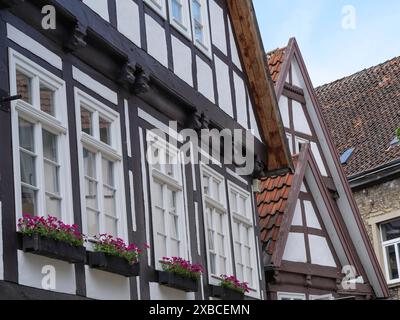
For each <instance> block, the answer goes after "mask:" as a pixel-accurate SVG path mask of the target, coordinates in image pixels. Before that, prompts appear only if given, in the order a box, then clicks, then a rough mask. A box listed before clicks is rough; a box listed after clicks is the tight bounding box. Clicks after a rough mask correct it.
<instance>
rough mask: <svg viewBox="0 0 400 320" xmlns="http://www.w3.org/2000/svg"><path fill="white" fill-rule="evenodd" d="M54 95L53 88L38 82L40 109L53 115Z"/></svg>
mask: <svg viewBox="0 0 400 320" xmlns="http://www.w3.org/2000/svg"><path fill="white" fill-rule="evenodd" d="M54 97H55V94H54V90H52V89H50V88H49V87H47V86H46V85H45V84H43V83H40V110H42V111H43V112H46V113H48V114H50V115H52V116H54V115H55V111H54V110H55V107H54Z"/></svg>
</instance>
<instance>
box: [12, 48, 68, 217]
mask: <svg viewBox="0 0 400 320" xmlns="http://www.w3.org/2000/svg"><path fill="white" fill-rule="evenodd" d="M17 68H18V69H19V70H21V71H22V72H23V73H24V74H27V75H28V76H32V77H33V81H32V82H31V85H32V97H31V98H32V104H29V103H27V102H25V101H23V100H22V99H21V100H17V101H14V102H12V103H11V119H12V120H11V121H12V143H13V159H14V176H15V179H14V189H15V208H16V219H17V220H18V219H19V218H20V217H22V212H21V211H22V199H21V197H22V195H21V170H20V150H19V149H20V148H19V118H21V119H23V120H26V121H28V122H31V123H33V124H34V140H35V141H36V142H35V144H36V145H39V150H36V151H35V152H36V154H37V157H38V158H37V161H35V172H36V175H37V177H36V178H37V181H36V184H37V186H38V188H39V189H40V190H39V195H38V197H37V208H36V210H37V214H38V215H39V216H44V215H45V206H46V187H45V181H44V166H43V159H44V157H43V149H42V148H41V147H40V146H42V145H43V144H42V142H39V143H38V141H41V140H42V132H43V129H45V130H47V131H49V132H51V133H52V134H54V135H56V136H57V153H58V165H59V166H60V167H59V168H60V169H59V188H60V190H59V193H60V197H61V208H60V209H61V212H60V216H61V217H60V218H61V220H62V221H64V223H67V224H72V223H73V222H74V219H73V214H72V212H73V210H72V206H71V203H72V195H71V171H70V168H71V165H70V157H69V155H70V147H69V133H68V115H67V98H66V88H65V82H64V81H63V80H62V79H60V78H58V77H56V76H55V75H54V74H52V73H51V72H49V71H47V70H46V69H44V68H43V67H41V66H39V65H38V64H36V63H34V62H33V61H31V60H30V59H28V58H26V57H25V56H24V55H22V54H20V53H19V52H17V51H15V50H14V49H11V48H9V70H10V71H9V72H10V94H11V95H16V94H17V83H16V69H17ZM40 81H43V82H44V83H45V84H46V85H49V86H50V87H51V88H52V89H54V90H55V92H54V98H55V102H54V107H55V116H51V115H49V114H47V113H46V112H44V111H42V110H40V96H39V95H38V92H39V83H40ZM63 155H67V156H63Z"/></svg>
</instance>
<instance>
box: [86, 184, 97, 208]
mask: <svg viewBox="0 0 400 320" xmlns="http://www.w3.org/2000/svg"><path fill="white" fill-rule="evenodd" d="M85 197H86V206H87V207H89V208H92V209H98V204H97V182H96V181H93V180H90V179H88V178H85Z"/></svg>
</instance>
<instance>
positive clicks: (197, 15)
mask: <svg viewBox="0 0 400 320" xmlns="http://www.w3.org/2000/svg"><path fill="white" fill-rule="evenodd" d="M192 4H193V8H192V9H193V18H194V19H195V20H196V21H198V22H201V21H202V19H201V4H200V2H199V1H197V0H193V2H192Z"/></svg>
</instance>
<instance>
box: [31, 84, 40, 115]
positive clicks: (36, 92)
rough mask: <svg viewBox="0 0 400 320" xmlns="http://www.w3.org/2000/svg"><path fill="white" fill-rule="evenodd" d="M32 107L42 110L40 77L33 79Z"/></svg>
mask: <svg viewBox="0 0 400 320" xmlns="http://www.w3.org/2000/svg"><path fill="white" fill-rule="evenodd" d="M31 81H32V82H31V84H32V91H31V94H32V105H33V106H34V108H35V109H38V110H40V79H39V77H38V76H35V77H32V80H31Z"/></svg>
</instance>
